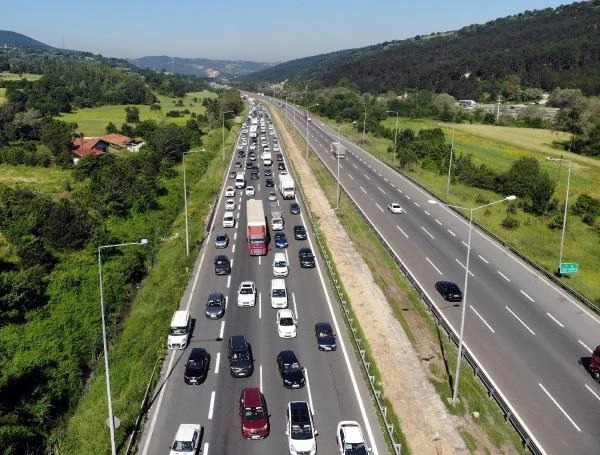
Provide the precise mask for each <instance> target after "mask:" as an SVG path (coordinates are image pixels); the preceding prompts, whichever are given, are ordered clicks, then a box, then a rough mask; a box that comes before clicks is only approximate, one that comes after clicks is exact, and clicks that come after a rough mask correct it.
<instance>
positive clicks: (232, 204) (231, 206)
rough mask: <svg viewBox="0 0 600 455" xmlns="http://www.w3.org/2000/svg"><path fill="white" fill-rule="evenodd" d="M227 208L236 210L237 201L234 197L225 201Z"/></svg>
mask: <svg viewBox="0 0 600 455" xmlns="http://www.w3.org/2000/svg"><path fill="white" fill-rule="evenodd" d="M225 210H235V201H234V200H233V199H227V200H226V201H225Z"/></svg>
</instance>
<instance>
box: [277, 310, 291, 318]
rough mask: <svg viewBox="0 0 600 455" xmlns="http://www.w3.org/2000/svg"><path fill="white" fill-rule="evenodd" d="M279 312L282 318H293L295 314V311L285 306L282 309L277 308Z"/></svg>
mask: <svg viewBox="0 0 600 455" xmlns="http://www.w3.org/2000/svg"><path fill="white" fill-rule="evenodd" d="M277 314H278V315H279V317H280V318H291V317H293V316H294V312H293V311H292V310H290V309H289V308H283V309H281V310H277Z"/></svg>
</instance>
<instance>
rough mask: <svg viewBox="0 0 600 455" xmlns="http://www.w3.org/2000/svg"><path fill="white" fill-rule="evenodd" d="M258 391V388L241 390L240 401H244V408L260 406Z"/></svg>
mask: <svg viewBox="0 0 600 455" xmlns="http://www.w3.org/2000/svg"><path fill="white" fill-rule="evenodd" d="M260 395H261V393H260V389H259V388H258V387H246V388H245V389H243V390H242V399H243V400H244V406H246V407H256V406H262V400H261V397H260Z"/></svg>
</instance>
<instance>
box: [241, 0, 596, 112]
mask: <svg viewBox="0 0 600 455" xmlns="http://www.w3.org/2000/svg"><path fill="white" fill-rule="evenodd" d="M599 22H600V2H599V1H598V0H594V1H589V2H579V3H573V4H570V5H565V6H560V7H558V8H546V9H544V10H541V11H525V12H523V13H520V14H517V15H514V16H509V17H505V18H501V19H497V20H494V21H491V22H488V23H487V24H483V25H470V26H467V27H464V28H462V29H460V30H458V31H456V32H446V33H434V34H431V35H426V36H416V37H414V38H412V39H408V40H402V41H391V42H385V43H381V44H378V45H375V46H370V47H366V48H361V49H355V50H351V51H343V52H338V53H333V54H327V55H324V56H323V55H322V56H315V57H310V58H306V59H301V60H294V61H291V62H287V63H284V64H281V65H277V66H274V67H273V68H271V69H268V70H264V71H259V72H257V73H253V74H251V75H249V76H247V77H246V78H245V80H246V81H248V82H253V83H258V82H260V81H269V82H281V81H283V80H286V79H288V80H290V81H292V82H294V81H296V82H297V81H302V83H309V84H310V83H311V82H314V83H318V84H322V85H324V86H332V85H336V84H337V83H338V82H339V81H340V80H342V79H347V80H348V81H350V82H351V83H352V84H354V85H355V86H356V87H357V88H358V90H360V91H361V92H369V93H385V92H386V91H388V90H391V91H395V92H397V93H403V92H404V91H406V90H409V89H420V90H431V91H434V92H436V93H449V94H450V95H452V96H454V97H455V98H457V99H465V98H466V99H474V100H478V101H488V100H494V99H495V98H496V96H497V95H498V94H499V93H500V91H501V85H502V83H503V82H504V81H505V79H506V78H507V77H511V76H516V77H518V78H519V79H520V81H521V84H522V85H523V86H525V87H537V88H541V89H543V90H544V91H548V92H549V91H552V90H554V89H555V88H558V87H560V88H576V89H580V90H581V91H582V92H583V93H584V94H585V95H596V94H600V78H598V74H599V72H600V28H599V27H598V23H599Z"/></svg>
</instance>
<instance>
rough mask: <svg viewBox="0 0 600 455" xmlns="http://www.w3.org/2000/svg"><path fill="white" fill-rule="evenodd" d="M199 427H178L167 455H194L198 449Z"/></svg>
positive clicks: (190, 425) (191, 424)
mask: <svg viewBox="0 0 600 455" xmlns="http://www.w3.org/2000/svg"><path fill="white" fill-rule="evenodd" d="M200 438H201V431H200V425H196V424H193V423H182V424H181V425H179V429H178V430H177V434H176V435H175V439H174V440H173V444H171V447H170V449H171V450H170V451H169V455H196V454H197V453H198V450H199V449H200Z"/></svg>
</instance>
